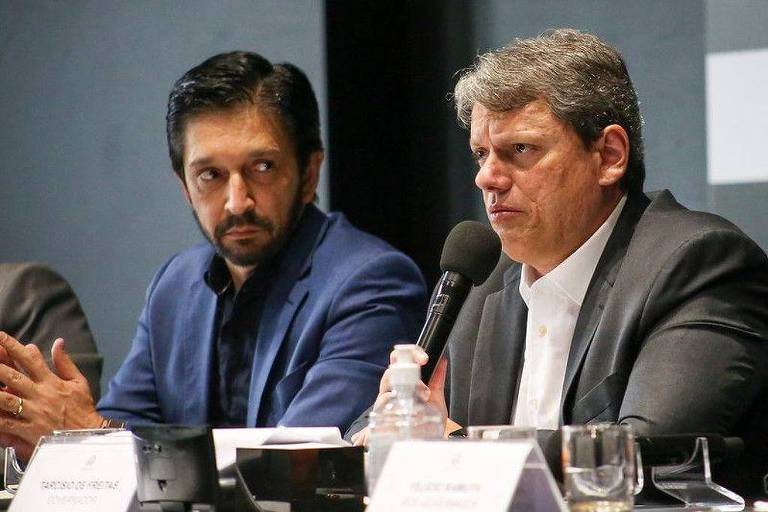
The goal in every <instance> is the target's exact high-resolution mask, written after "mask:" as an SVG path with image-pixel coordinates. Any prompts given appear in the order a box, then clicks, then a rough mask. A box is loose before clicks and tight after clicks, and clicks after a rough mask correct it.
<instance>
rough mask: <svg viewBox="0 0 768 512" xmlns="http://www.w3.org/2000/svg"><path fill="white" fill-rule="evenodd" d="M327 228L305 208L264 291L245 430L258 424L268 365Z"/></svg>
mask: <svg viewBox="0 0 768 512" xmlns="http://www.w3.org/2000/svg"><path fill="white" fill-rule="evenodd" d="M327 229H328V219H327V217H326V216H325V215H324V214H322V213H321V212H320V211H319V210H318V209H317V208H316V207H315V206H314V205H308V206H307V208H306V210H305V212H304V216H303V217H302V221H301V223H300V224H299V226H298V227H297V229H296V232H295V233H294V234H293V235H292V237H291V241H290V242H289V243H288V246H287V247H286V249H285V252H284V254H285V256H284V260H283V262H282V263H281V265H280V267H279V268H278V270H277V274H276V276H275V279H274V282H273V284H272V286H271V287H270V289H269V291H268V292H267V294H268V295H267V297H266V299H265V301H264V309H263V312H262V315H261V320H260V323H259V334H258V338H257V340H256V351H255V353H254V357H253V369H252V372H251V385H250V396H249V397H248V417H247V422H246V425H247V426H249V427H254V426H256V424H257V422H258V419H259V414H260V408H261V404H262V399H263V397H264V390H265V388H266V386H267V384H268V382H269V376H270V373H271V370H272V365H273V364H274V362H275V358H276V357H277V354H278V352H279V351H280V347H281V346H282V344H283V341H284V340H285V336H286V333H287V332H288V328H289V327H290V325H291V323H292V322H293V318H294V317H295V316H296V313H297V311H298V308H299V306H300V305H301V303H302V302H303V300H304V297H305V296H306V295H307V294H308V293H309V288H308V283H307V279H306V277H307V275H308V274H309V271H310V269H311V266H312V265H311V263H312V254H313V253H314V250H315V248H316V246H317V244H319V243H320V241H321V240H322V237H323V235H324V234H325V232H326V230H327Z"/></svg>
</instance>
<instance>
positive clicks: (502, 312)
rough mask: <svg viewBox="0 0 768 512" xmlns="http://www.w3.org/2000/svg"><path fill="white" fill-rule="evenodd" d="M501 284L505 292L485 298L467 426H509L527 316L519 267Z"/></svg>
mask: <svg viewBox="0 0 768 512" xmlns="http://www.w3.org/2000/svg"><path fill="white" fill-rule="evenodd" d="M504 281H505V286H504V288H503V289H502V290H501V291H499V292H496V293H493V294H490V295H488V297H487V298H486V299H485V304H484V305H483V313H482V317H481V319H480V327H479V330H478V337H477V345H476V347H475V355H474V360H473V362H472V376H471V385H470V393H469V417H468V421H469V424H474V425H480V424H486V425H488V424H495V425H498V424H506V423H509V419H510V411H511V410H512V406H513V404H514V400H515V396H516V394H517V384H518V376H519V374H520V370H521V368H522V359H523V353H524V348H525V324H526V319H527V314H528V311H527V309H526V308H525V304H524V303H523V300H522V298H521V297H520V294H519V291H518V288H519V283H520V266H519V265H515V266H513V267H511V268H510V269H509V270H508V271H507V273H506V274H505V279H504ZM491 368H492V369H493V371H489V369H491Z"/></svg>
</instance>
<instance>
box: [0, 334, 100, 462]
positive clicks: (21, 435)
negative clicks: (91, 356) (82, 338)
mask: <svg viewBox="0 0 768 512" xmlns="http://www.w3.org/2000/svg"><path fill="white" fill-rule="evenodd" d="M51 359H52V362H53V368H54V370H55V371H52V370H51V369H50V368H49V367H48V365H47V364H46V362H45V359H44V358H43V355H42V354H41V353H40V349H38V348H37V346H35V345H22V344H21V343H19V342H18V341H17V340H16V339H14V338H13V337H12V336H9V335H8V334H6V333H4V332H0V382H2V383H3V384H4V385H5V386H4V387H3V388H0V445H2V446H12V447H13V448H15V449H16V453H17V454H18V455H19V457H20V458H22V459H25V460H27V459H29V457H30V455H31V454H32V451H33V450H34V447H35V445H36V444H37V441H38V440H39V439H40V437H41V436H44V435H50V434H51V433H52V432H53V431H54V430H65V429H80V428H98V427H99V426H100V425H101V423H102V420H103V418H102V417H101V415H99V413H98V412H97V411H96V406H95V404H94V401H93V397H92V396H91V391H90V388H89V386H88V381H87V380H86V378H85V377H84V376H83V374H82V373H80V370H78V369H77V366H76V365H75V363H74V362H73V361H72V359H71V358H70V357H69V355H68V354H67V353H66V351H65V349H64V340H63V339H61V338H59V339H57V340H56V341H55V342H54V343H53V347H52V348H51Z"/></svg>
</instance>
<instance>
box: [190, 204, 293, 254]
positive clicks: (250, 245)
mask: <svg viewBox="0 0 768 512" xmlns="http://www.w3.org/2000/svg"><path fill="white" fill-rule="evenodd" d="M303 211H304V203H303V202H302V200H301V194H300V193H299V192H298V191H297V193H296V195H295V196H294V197H293V199H292V203H291V208H290V210H289V211H288V219H287V222H286V223H285V224H284V225H280V226H278V225H276V224H275V223H274V222H272V221H271V220H269V219H267V218H264V217H261V216H259V215H257V214H256V213H255V212H254V211H253V210H248V211H246V212H244V213H241V214H240V215H228V216H227V217H226V218H225V219H224V220H223V221H221V222H220V223H219V224H217V225H216V227H215V228H214V229H213V234H211V233H208V231H207V230H206V229H205V228H204V227H203V225H202V224H201V223H200V218H199V217H198V216H197V212H196V211H195V210H194V209H193V210H192V214H193V215H194V217H195V221H196V222H197V227H198V228H200V232H201V233H202V234H203V236H205V238H206V239H208V241H209V242H210V243H211V245H213V246H214V247H215V248H216V252H217V253H218V254H219V255H220V256H221V257H222V258H224V259H225V260H226V261H228V262H229V263H231V264H232V265H236V266H238V267H258V266H260V265H263V264H265V263H267V262H269V261H271V260H272V259H273V258H274V257H275V256H276V255H277V254H278V253H279V252H280V251H281V250H282V249H283V247H284V246H285V244H286V242H287V241H288V238H289V237H290V235H291V233H293V230H294V228H295V227H296V224H298V222H299V218H300V217H301V214H302V212H303ZM235 227H254V228H258V229H260V230H262V231H264V232H265V233H266V234H267V237H268V238H267V240H266V241H261V240H258V239H255V238H250V239H245V240H231V241H229V242H225V241H224V236H225V235H226V233H227V231H229V230H230V229H232V228H235Z"/></svg>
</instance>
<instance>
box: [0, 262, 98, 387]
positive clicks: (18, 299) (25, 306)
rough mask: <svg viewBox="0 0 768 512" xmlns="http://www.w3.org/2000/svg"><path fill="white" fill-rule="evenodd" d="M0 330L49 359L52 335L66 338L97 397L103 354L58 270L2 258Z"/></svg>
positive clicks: (69, 351)
mask: <svg viewBox="0 0 768 512" xmlns="http://www.w3.org/2000/svg"><path fill="white" fill-rule="evenodd" d="M0 329H2V330H3V331H5V332H7V333H8V334H10V335H11V336H13V337H14V338H16V339H18V340H19V341H20V342H22V343H33V344H35V345H37V346H38V347H39V348H40V351H41V352H42V353H43V355H44V356H45V357H46V358H47V359H48V361H49V363H50V357H51V346H52V345H53V342H54V340H55V339H56V338H59V337H61V338H64V341H66V347H67V352H68V353H69V355H70V356H72V359H73V360H74V361H75V363H76V364H77V366H78V368H80V371H81V372H83V374H84V375H85V376H86V378H87V379H88V383H89V384H90V385H91V392H92V393H93V396H94V399H95V400H98V398H99V394H100V393H99V381H100V379H101V366H102V358H101V356H100V355H99V354H98V352H97V350H96V343H95V342H94V341H93V336H92V335H91V330H90V329H89V328H88V321H87V320H86V318H85V314H84V313H83V309H82V308H81V307H80V302H78V300H77V297H76V296H75V293H74V292H73V291H72V288H71V287H70V286H69V284H68V283H67V282H66V281H65V280H64V278H62V277H61V276H60V275H59V274H57V273H56V272H54V271H53V270H51V269H50V268H48V267H46V266H45V265H42V264H40V263H0Z"/></svg>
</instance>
